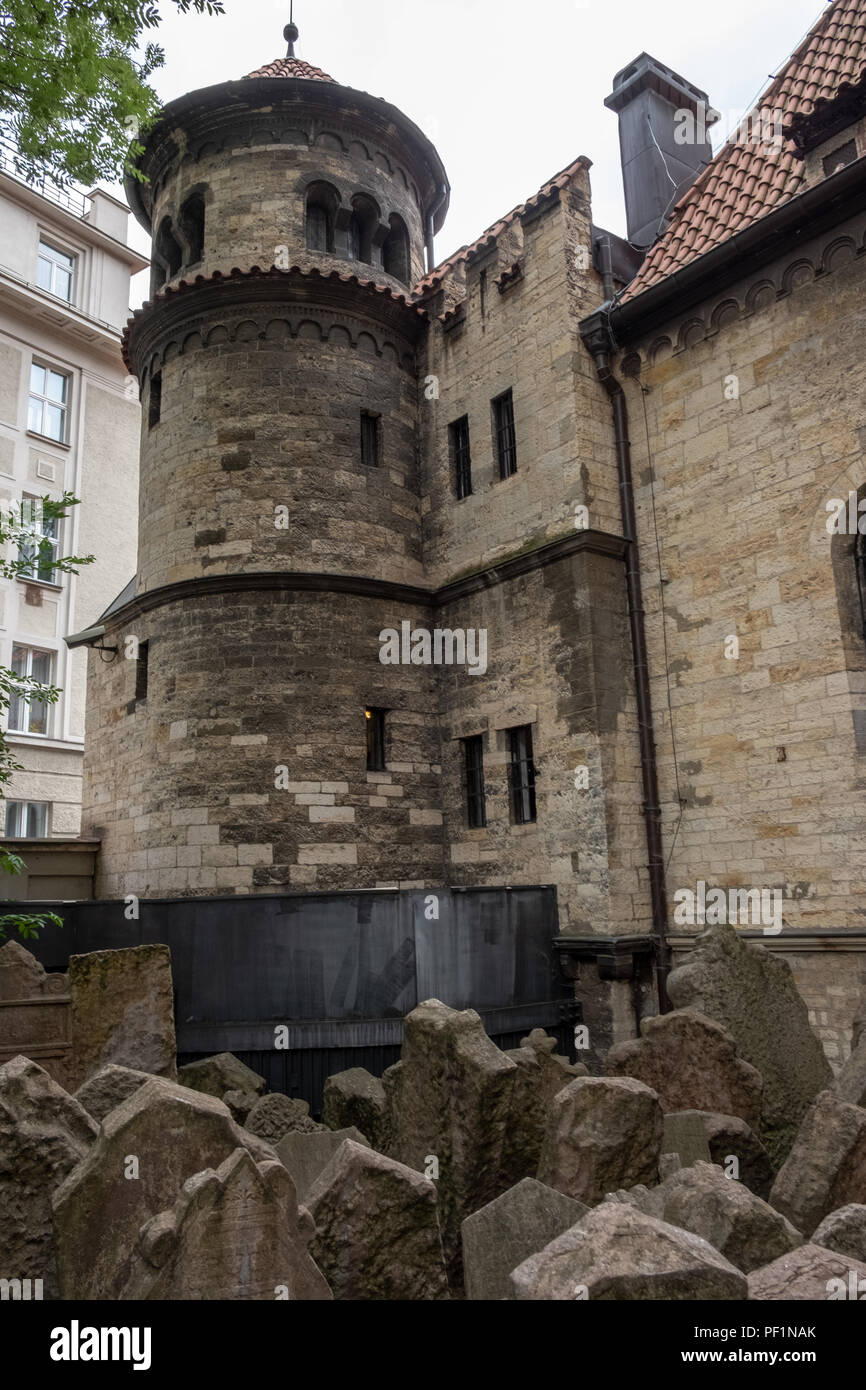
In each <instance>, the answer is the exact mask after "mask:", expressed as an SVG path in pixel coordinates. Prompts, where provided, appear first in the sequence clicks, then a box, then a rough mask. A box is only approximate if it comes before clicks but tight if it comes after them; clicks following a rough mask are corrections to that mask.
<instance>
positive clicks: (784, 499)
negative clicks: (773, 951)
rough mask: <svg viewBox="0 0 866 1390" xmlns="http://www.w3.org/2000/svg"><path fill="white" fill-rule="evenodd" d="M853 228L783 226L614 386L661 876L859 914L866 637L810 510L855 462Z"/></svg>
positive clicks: (672, 883)
mask: <svg viewBox="0 0 866 1390" xmlns="http://www.w3.org/2000/svg"><path fill="white" fill-rule="evenodd" d="M864 231H866V219H864V218H863V217H860V218H859V219H858V221H857V223H856V224H853V225H852V226H850V227H848V228H839V229H835V230H834V231H833V232H832V233H825V234H824V236H823V237H822V238H819V239H817V240H816V241H814V242H812V243H808V244H806V245H799V246H798V247H797V248H796V250H793V249H792V250H791V251H790V252H789V253H788V254H787V256H786V257H784V258H783V259H780V260H779V262H778V263H777V264H774V265H772V266H770V267H768V268H767V269H765V270H763V271H762V272H761V274H760V275H759V276H755V277H753V279H752V280H751V281H748V282H744V283H742V284H740V285H738V286H736V287H734V288H733V289H732V290H730V291H728V292H726V294H725V297H724V302H723V303H721V304H720V303H719V302H718V299H717V300H714V301H711V302H709V303H707V304H705V305H701V306H699V307H698V308H697V309H695V310H694V311H692V312H691V313H690V314H689V315H683V317H682V318H681V319H680V320H678V321H676V322H674V323H673V324H670V325H666V327H665V329H664V332H663V333H660V332H659V331H656V333H655V334H653V335H652V337H651V338H650V339H649V340H648V341H646V342H642V343H640V344H637V345H636V346H637V347H638V348H639V350H640V354H641V358H640V362H638V360H637V359H636V357H635V355H634V352H633V351H632V350H631V349H630V351H629V355H630V357H631V360H630V361H629V360H625V361H624V362H622V363H621V364H620V365H621V368H622V370H623V371H625V372H626V373H628V371H634V370H635V368H636V367H640V379H639V381H638V379H636V378H633V379H632V380H631V381H627V383H626V390H627V392H628V401H629V410H630V415H631V437H632V441H633V450H634V470H635V477H636V480H637V482H638V494H637V502H638V513H639V531H640V544H641V552H642V560H643V565H644V571H645V576H644V582H645V597H646V607H647V627H648V639H649V648H650V650H649V659H650V670H651V673H652V677H653V702H654V706H655V711H656V719H657V731H658V732H657V746H658V750H659V757H660V778H661V795H662V804H663V808H664V814H665V842H666V846H667V847H668V849H669V851H672V853H671V863H670V868H669V870H668V879H667V882H668V890H669V894H670V895H671V897H672V895H673V893H674V891H675V890H676V889H677V888H691V889H692V890H694V888H695V884H696V881H697V880H700V879H704V880H705V881H707V882H712V883H714V884H716V883H717V884H719V885H720V886H722V887H726V886H743V887H762V886H767V887H770V888H779V889H781V890H782V891H783V893H784V924H785V926H787V927H792V928H839V927H842V928H845V927H848V928H852V927H861V928H862V927H863V925H864V922H863V907H862V889H863V883H864V881H866V839H864V837H863V835H862V833H860V831H861V828H862V819H863V813H862V796H863V786H864V775H866V738H864V727H866V726H864V720H866V646H864V643H863V640H862V636H860V635H859V622H860V619H859V614H858V612H857V605H856V599H855V598H854V596H853V595H854V582H853V564H852V561H851V558H850V555H851V549H852V544H853V538H852V537H850V536H839V537H834V538H832V540H831V537H830V535H829V534H828V530H827V525H826V523H827V519H828V512H827V509H826V503H827V501H828V500H829V499H830V498H834V497H842V498H847V496H848V492H849V490H850V489H853V490H854V491H855V492H856V491H857V490H858V489H861V488H862V486H863V484H864V482H866V470H864V463H863V449H864V442H866V414H864V411H866V366H864V361H863V354H862V351H861V349H860V344H861V342H862V339H863V331H864V321H866V311H864V298H863V289H864V273H866V257H864V255H863V253H862V247H863V244H864ZM857 248H861V249H860V254H859V255H858V254H857ZM816 272H819V273H818V274H817V275H816ZM672 344H673V347H674V351H673V353H671V345H672ZM734 377H735V378H736V386H737V388H738V394H737V396H736V397H735V398H732V399H726V398H725V388H726V382H727V383H728V385H729V386H730V383H731V380H732V378H734ZM641 385H642V386H643V387H645V388H649V394H648V395H643V393H642V390H641ZM644 402H645V404H646V409H647V430H648V436H649V445H650V455H649V456H648V453H647V444H646V435H645V431H644V428H643V425H644V418H643V403H644ZM653 478H654V480H655V481H654V488H655V514H656V520H657V524H658V530H659V533H660V536H661V564H662V573H661V575H660V574H659V570H658V561H657V552H656V538H655V528H654V524H653V515H652V505H651V492H650V489H651V487H652V486H653V481H652V480H653ZM662 597H663V602H664V609H665V614H666V624H665V633H666V639H667V670H668V671H669V673H670V684H671V707H672V715H668V712H667V706H668V697H667V678H666V674H665V671H666V652H665V647H664V644H663V633H662V622H661V600H662ZM731 636H733V637H736V638H737V639H738V643H739V655H738V656H737V657H733V658H731V659H726V657H725V649H726V639H727V638H728V637H731ZM671 726H672V727H671ZM672 733H673V737H674V738H675V741H676V749H677V755H678V756H677V767H678V774H679V791H680V794H681V796H682V799H683V807H682V819H681V823H679V824H678V822H679V821H680V814H679V812H680V808H679V806H678V804H677V782H676V774H675V766H674V760H673V756H672ZM675 831H676V832H677V833H676V837H675ZM674 837H675V838H674ZM710 866H712V872H710ZM673 906H674V905H673V901H672V902H671V911H672V912H673ZM843 959H844V960H845V963H846V964H847V961H848V960H850V957H848V958H843Z"/></svg>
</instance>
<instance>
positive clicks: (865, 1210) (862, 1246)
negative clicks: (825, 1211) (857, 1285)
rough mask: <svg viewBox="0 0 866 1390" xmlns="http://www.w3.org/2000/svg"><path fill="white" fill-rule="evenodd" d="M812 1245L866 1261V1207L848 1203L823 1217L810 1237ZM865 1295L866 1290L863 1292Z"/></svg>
mask: <svg viewBox="0 0 866 1390" xmlns="http://www.w3.org/2000/svg"><path fill="white" fill-rule="evenodd" d="M812 1244H813V1245H823V1246H824V1247H825V1248H826V1249H827V1250H835V1251H836V1253H837V1254H838V1255H850V1257H851V1259H852V1260H863V1261H866V1206H864V1205H862V1204H860V1203H857V1202H849V1204H848V1206H847V1207H839V1209H838V1211H831V1213H830V1215H829V1216H825V1217H824V1220H823V1221H822V1222H821V1224H820V1226H818V1227H817V1228H816V1230H815V1234H814V1235H813V1236H812ZM863 1292H864V1293H866V1289H864V1290H863Z"/></svg>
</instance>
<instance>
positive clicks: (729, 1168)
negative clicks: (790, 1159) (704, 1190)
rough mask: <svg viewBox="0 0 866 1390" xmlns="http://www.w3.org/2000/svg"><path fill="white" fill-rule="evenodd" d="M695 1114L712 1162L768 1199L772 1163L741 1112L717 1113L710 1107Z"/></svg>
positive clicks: (752, 1190)
mask: <svg viewBox="0 0 866 1390" xmlns="http://www.w3.org/2000/svg"><path fill="white" fill-rule="evenodd" d="M696 1113H697V1114H698V1115H700V1117H701V1120H702V1122H703V1126H704V1130H705V1132H706V1136H707V1144H708V1145H709V1149H710V1162H711V1163H717V1164H718V1165H719V1167H720V1168H724V1170H725V1173H726V1175H727V1176H728V1177H732V1178H736V1179H737V1180H738V1181H739V1182H741V1183H742V1184H743V1186H744V1187H748V1189H749V1191H750V1192H754V1193H755V1194H756V1196H758V1197H763V1198H764V1201H767V1200H768V1198H769V1196H770V1188H771V1187H772V1186H773V1176H774V1175H773V1165H772V1163H771V1162H770V1155H769V1154H768V1153H767V1150H766V1149H765V1148H764V1146H763V1144H762V1143H761V1141H760V1139H759V1138H758V1136H757V1134H755V1132H754V1130H752V1129H750V1128H749V1126H748V1125H747V1124H746V1122H745V1120H741V1119H740V1118H739V1116H738V1115H718V1114H715V1113H714V1112H713V1111H707V1110H699V1111H697V1112H696Z"/></svg>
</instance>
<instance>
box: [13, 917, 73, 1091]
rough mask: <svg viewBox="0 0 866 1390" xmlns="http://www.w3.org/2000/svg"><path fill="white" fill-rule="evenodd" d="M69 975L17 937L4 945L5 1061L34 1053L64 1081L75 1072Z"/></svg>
mask: <svg viewBox="0 0 866 1390" xmlns="http://www.w3.org/2000/svg"><path fill="white" fill-rule="evenodd" d="M69 1022H70V1001H69V981H68V978H67V976H66V975H60V974H52V975H49V974H47V972H46V971H45V970H44V969H43V968H42V966H41V964H40V963H39V961H38V960H37V959H36V957H35V956H34V955H31V953H30V951H27V950H25V949H24V947H23V946H21V945H19V943H18V942H17V941H7V943H6V945H5V946H3V947H0V1064H2V1063H3V1062H10V1061H11V1060H12V1058H13V1057H19V1056H23V1057H30V1058H31V1059H32V1060H33V1061H34V1062H38V1063H39V1065H40V1066H41V1067H43V1068H44V1070H45V1071H47V1072H48V1074H49V1076H53V1077H54V1080H55V1081H56V1082H57V1083H58V1085H60V1086H63V1087H66V1086H68V1085H69V1084H70V1083H71V1078H72V1066H71V1062H72V1047H71V1043H70V1039H69Z"/></svg>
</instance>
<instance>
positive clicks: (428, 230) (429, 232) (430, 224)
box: [424, 183, 448, 275]
mask: <svg viewBox="0 0 866 1390" xmlns="http://www.w3.org/2000/svg"><path fill="white" fill-rule="evenodd" d="M447 197H448V188H447V185H446V184H444V183H442V184H440V185H439V196H438V197H437V199H436V202H435V203H434V204H433V206H432V207H431V208H430V210H429V212H428V213H427V223H426V227H425V235H424V248H425V250H426V252H427V274H428V275H429V274H430V271H431V270H432V269H433V268H434V266H435V264H436V261H435V259H434V251H433V238H434V236H435V235H436V228H435V225H434V224H435V221H436V214H437V212H438V211H439V209H440V208H441V206H442V204H443V203H444V202H445V199H446V198H447Z"/></svg>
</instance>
